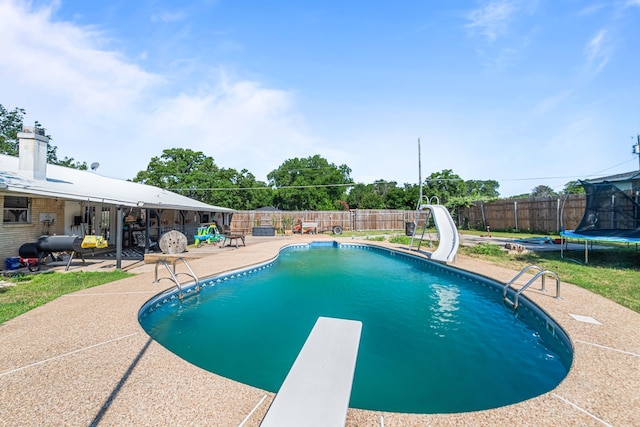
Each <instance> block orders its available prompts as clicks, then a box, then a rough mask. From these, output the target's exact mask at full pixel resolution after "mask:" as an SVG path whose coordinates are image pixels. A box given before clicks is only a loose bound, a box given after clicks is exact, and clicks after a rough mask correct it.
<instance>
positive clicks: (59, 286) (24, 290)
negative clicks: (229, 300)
mask: <svg viewBox="0 0 640 427" xmlns="http://www.w3.org/2000/svg"><path fill="white" fill-rule="evenodd" d="M129 276H132V274H131V273H126V272H123V271H118V270H116V271H110V272H73V273H46V274H45V273H43V274H34V275H20V276H16V277H13V278H9V279H4V280H5V281H8V282H12V283H14V284H15V286H4V287H1V288H0V324H2V323H4V322H6V321H7V320H9V319H13V318H14V317H16V316H19V315H21V314H22V313H25V312H27V311H29V310H32V309H34V308H36V307H38V306H40V305H43V304H46V303H47V302H49V301H52V300H54V299H56V298H58V297H59V296H61V295H65V294H68V293H71V292H75V291H79V290H81V289H87V288H92V287H94V286H98V285H102V284H104V283H108V282H113V281H115V280H120V279H124V278H125V277H129Z"/></svg>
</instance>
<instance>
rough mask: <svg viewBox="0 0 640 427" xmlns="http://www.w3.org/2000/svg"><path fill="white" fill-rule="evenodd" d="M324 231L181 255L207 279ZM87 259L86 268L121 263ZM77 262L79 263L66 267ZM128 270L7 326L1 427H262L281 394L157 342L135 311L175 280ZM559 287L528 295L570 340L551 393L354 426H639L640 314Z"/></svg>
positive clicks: (372, 415) (495, 273) (379, 417)
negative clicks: (562, 372) (567, 366)
mask: <svg viewBox="0 0 640 427" xmlns="http://www.w3.org/2000/svg"><path fill="white" fill-rule="evenodd" d="M320 239H329V237H328V236H322V235H316V236H310V237H308V236H284V237H276V238H259V237H255V238H252V237H251V236H248V237H247V246H246V247H240V248H238V249H236V248H233V247H231V248H217V247H213V246H211V247H209V246H204V247H202V248H198V249H192V250H190V251H189V252H188V253H187V254H185V255H186V256H188V257H189V258H191V259H190V260H189V264H190V265H191V267H192V268H193V269H194V271H195V272H196V274H197V275H198V276H200V277H205V276H208V275H212V274H215V273H220V272H224V271H230V270H234V269H237V268H241V267H244V266H247V265H251V264H255V263H257V262H260V261H263V260H267V259H271V258H273V257H275V256H276V255H277V253H278V250H279V249H280V248H281V247H282V246H283V245H287V244H291V243H299V242H306V241H314V240H320ZM335 240H338V241H349V242H357V241H358V240H352V239H351V238H341V239H335ZM368 243H371V244H379V245H381V246H386V247H391V248H406V246H400V245H394V244H389V243H386V244H384V243H378V242H368ZM88 262H89V264H90V265H89V266H86V267H82V268H83V269H87V270H91V269H96V270H100V269H107V268H112V267H113V262H111V264H109V262H107V263H106V264H105V263H104V262H101V263H92V262H91V261H90V260H88ZM452 265H453V266H455V267H458V268H462V269H466V270H470V271H473V272H476V273H479V274H482V275H484V276H487V277H491V278H495V279H497V280H499V281H502V282H506V281H508V280H510V279H511V278H512V277H513V276H515V274H516V273H517V272H515V271H512V270H508V269H505V268H501V267H499V266H495V265H492V264H489V263H486V262H483V261H480V260H478V259H474V258H469V257H464V256H458V259H457V260H456V262H454V263H453V264H452ZM79 268H80V267H77V264H75V263H74V264H72V267H71V269H70V271H77V270H78V269H79ZM131 271H134V272H136V273H139V274H137V275H136V276H135V277H132V278H128V279H124V280H120V281H118V282H113V283H108V284H105V285H102V286H99V287H95V288H91V289H86V290H83V291H80V292H76V293H74V294H69V295H66V296H63V297H60V298H58V299H56V300H54V301H52V302H50V303H48V304H45V305H43V306H41V307H38V308H36V309H34V310H32V311H30V312H28V313H25V314H23V315H21V316H19V317H17V318H15V319H13V320H10V321H8V322H6V323H4V324H2V325H0V426H45V425H47V426H48V425H51V426H53V425H55V426H58V425H65V426H89V425H91V426H97V425H101V426H123V425H136V426H179V425H189V426H241V425H242V426H258V425H259V424H260V421H261V420H262V418H263V417H264V415H265V413H266V411H267V409H268V408H269V404H270V403H271V401H272V399H273V397H274V394H273V393H269V392H266V391H264V390H260V389H257V388H254V387H250V386H247V385H244V384H240V383H237V382H235V381H232V380H229V379H226V378H222V377H220V376H217V375H215V374H212V373H210V372H207V371H204V370H202V369H200V368H198V367H195V366H193V365H191V364H189V363H188V362H185V361H184V360H182V359H180V358H179V357H177V356H175V355H174V354H173V353H171V352H169V351H168V350H166V349H165V348H164V347H162V346H160V345H159V344H157V343H156V342H155V341H153V340H151V339H150V338H149V336H148V335H147V334H146V333H145V331H144V330H143V329H142V328H141V327H140V325H139V323H138V319H137V315H138V310H139V309H140V307H141V306H142V305H143V304H144V302H145V301H147V300H148V299H149V298H151V297H152V296H153V295H155V294H157V293H159V292H160V291H162V290H163V289H165V288H167V287H168V284H169V282H168V281H162V282H161V283H160V284H154V283H153V279H154V273H153V265H151V264H143V265H138V266H135V268H134V269H133V270H131ZM561 286H562V287H561V294H562V299H556V298H554V297H553V296H554V295H555V289H553V287H552V286H549V292H548V293H546V294H545V293H542V292H540V291H539V290H538V289H537V288H538V286H536V285H533V286H532V287H531V288H530V289H529V290H527V291H526V293H525V294H526V296H527V297H528V298H530V299H531V300H533V301H534V302H536V303H537V304H538V305H539V306H541V307H542V308H543V309H544V310H545V311H546V312H547V313H549V314H550V315H551V316H552V317H553V318H554V319H555V320H556V321H557V322H558V323H559V324H560V325H561V326H562V327H563V328H564V329H565V331H566V332H567V333H568V335H569V337H570V339H571V341H572V344H573V346H574V360H573V366H572V368H571V371H570V372H569V375H568V376H567V377H566V378H565V380H564V381H563V382H562V383H561V384H560V385H559V386H558V387H557V388H556V389H554V390H553V391H551V392H549V393H546V394H544V395H542V396H538V397H536V398H534V399H530V400H528V401H525V402H522V403H518V404H515V405H510V406H506V407H502V408H497V409H491V410H486V411H479V412H467V413H460V414H433V415H421V414H400V413H386V412H378V411H364V410H358V409H349V411H348V413H347V423H346V425H347V426H385V427H390V426H462V425H464V426H494V425H508V424H510V425H522V426H526V425H536V426H552V425H562V426H603V425H605V426H606V425H612V426H637V425H640V314H638V313H635V312H633V311H631V310H628V309H626V308H624V307H622V306H620V305H618V304H616V303H614V302H611V301H609V300H607V299H605V298H603V297H600V296H598V295H595V294H593V293H591V292H589V291H586V290H584V289H581V288H578V287H576V286H573V285H570V284H567V283H562V285H561ZM532 288H535V289H532ZM571 315H578V316H584V317H585V318H579V319H580V320H577V319H576V318H574V317H572V316H571ZM590 319H593V320H590ZM585 320H587V321H586V322H585ZM594 322H597V323H594ZM239 339H241V337H239Z"/></svg>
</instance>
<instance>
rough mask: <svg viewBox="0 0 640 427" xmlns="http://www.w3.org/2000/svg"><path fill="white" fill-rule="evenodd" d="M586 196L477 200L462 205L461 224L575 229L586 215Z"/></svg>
mask: <svg viewBox="0 0 640 427" xmlns="http://www.w3.org/2000/svg"><path fill="white" fill-rule="evenodd" d="M585 206H586V197H585V195H584V194H572V195H569V196H568V197H566V198H565V196H562V197H545V198H534V199H503V200H496V201H494V202H490V203H483V202H476V203H474V204H473V206H470V207H468V208H467V207H461V208H458V212H457V218H456V219H457V221H456V223H457V225H458V228H462V229H464V228H469V229H478V230H484V229H486V228H487V226H490V227H491V229H492V230H515V231H532V232H537V233H558V232H560V231H561V230H562V228H563V227H564V229H565V230H574V229H575V228H576V227H577V226H578V224H580V221H581V220H582V216H583V215H584V210H585Z"/></svg>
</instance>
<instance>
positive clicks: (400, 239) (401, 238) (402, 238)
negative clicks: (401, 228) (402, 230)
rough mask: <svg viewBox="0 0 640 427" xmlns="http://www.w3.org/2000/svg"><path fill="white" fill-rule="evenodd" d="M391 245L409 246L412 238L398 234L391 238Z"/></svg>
mask: <svg viewBox="0 0 640 427" xmlns="http://www.w3.org/2000/svg"><path fill="white" fill-rule="evenodd" d="M389 242H390V243H398V244H400V245H408V244H409V243H411V237H410V236H402V235H399V234H396V235H395V236H393V237H391V238H390V239H389Z"/></svg>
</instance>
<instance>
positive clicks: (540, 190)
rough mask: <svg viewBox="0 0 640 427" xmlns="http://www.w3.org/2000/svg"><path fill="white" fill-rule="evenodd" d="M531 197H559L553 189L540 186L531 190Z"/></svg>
mask: <svg viewBox="0 0 640 427" xmlns="http://www.w3.org/2000/svg"><path fill="white" fill-rule="evenodd" d="M529 196H530V197H553V196H557V194H556V192H555V191H553V188H551V187H549V186H547V185H538V186H537V187H535V188H534V189H533V190H531V194H530V195H529Z"/></svg>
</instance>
